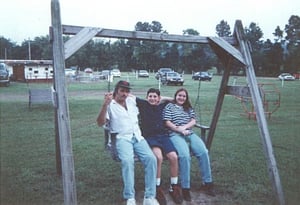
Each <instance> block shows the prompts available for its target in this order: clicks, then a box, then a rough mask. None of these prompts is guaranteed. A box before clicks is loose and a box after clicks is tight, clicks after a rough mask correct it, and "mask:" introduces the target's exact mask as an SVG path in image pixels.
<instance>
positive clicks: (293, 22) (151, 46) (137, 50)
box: [0, 15, 300, 76]
mask: <svg viewBox="0 0 300 205" xmlns="http://www.w3.org/2000/svg"><path fill="white" fill-rule="evenodd" d="M244 29H245V37H246V39H247V40H248V42H249V45H250V48H251V55H252V61H253V64H254V69H255V72H256V75H258V76H276V75H277V74H279V73H281V72H290V73H296V72H299V71H300V45H299V44H300V17H299V16H297V15H291V17H290V18H289V19H288V23H287V24H286V25H285V27H284V29H281V28H280V27H279V26H277V27H276V28H275V29H274V33H273V35H274V39H273V40H274V41H271V40H270V39H267V40H265V41H263V40H261V39H262V37H263V31H262V30H261V29H260V27H259V26H258V25H257V24H256V23H253V22H252V23H250V25H249V26H246V27H245V28H244ZM135 31H146V32H157V33H168V32H167V31H166V30H163V26H162V25H161V23H160V22H158V21H152V22H151V23H149V22H137V23H136V25H135ZM182 34H183V35H200V33H199V32H198V31H196V30H195V29H192V28H189V29H185V30H183V33H182ZM216 34H217V35H218V36H219V37H231V36H232V31H231V28H230V26H229V24H228V23H227V22H226V21H225V20H221V21H220V23H219V24H217V25H216ZM69 38H71V36H64V41H67V40H68V39H69ZM29 47H30V49H29ZM29 50H30V54H29ZM29 58H30V59H32V60H49V59H52V46H51V44H50V42H49V36H48V35H46V36H39V37H35V38H34V40H24V41H23V42H22V44H21V45H17V44H16V43H14V42H12V41H11V40H10V39H7V38H5V37H3V36H0V59H23V60H24V59H29ZM71 66H76V67H78V68H79V69H81V70H83V69H84V68H87V67H90V68H93V69H94V70H98V71H100V70H103V69H112V68H118V69H120V70H121V71H130V70H132V69H147V70H151V71H156V70H158V69H159V68H160V67H171V68H173V69H174V70H176V71H178V72H185V73H192V72H194V71H206V70H209V69H210V68H212V67H214V68H216V69H217V73H219V74H221V73H222V71H223V69H224V68H223V66H222V64H221V63H220V61H219V60H218V58H217V56H216V55H215V53H214V52H213V51H212V50H211V48H210V47H209V45H203V44H192V43H174V42H155V41H147V40H131V39H107V38H93V39H92V40H90V41H89V42H88V43H87V44H85V45H84V46H83V47H82V48H80V49H79V50H78V51H77V52H76V53H75V54H74V55H72V56H71V57H70V58H69V59H67V60H66V67H71ZM232 72H233V74H241V75H243V74H244V73H243V69H241V68H233V69H232Z"/></svg>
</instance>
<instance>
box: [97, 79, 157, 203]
mask: <svg viewBox="0 0 300 205" xmlns="http://www.w3.org/2000/svg"><path fill="white" fill-rule="evenodd" d="M130 89H131V88H130V85H129V83H128V82H126V81H123V80H120V81H119V82H118V83H117V84H116V87H115V90H114V92H113V94H112V93H107V94H105V98H104V103H103V105H102V107H101V110H100V113H99V115H98V118H97V123H98V125H99V126H103V125H104V124H106V122H107V120H108V121H109V128H110V132H111V133H114V134H115V135H116V149H117V152H118V157H119V158H120V160H121V164H122V177H123V184H124V190H123V197H124V198H125V199H126V200H127V205H135V204H136V202H135V189H134V154H136V155H137V156H138V157H139V159H140V161H141V162H142V164H143V166H144V171H145V195H144V202H143V204H144V205H159V204H158V202H157V200H156V199H155V195H156V170H157V162H156V157H155V156H154V154H153V152H152V150H151V148H150V147H149V145H148V143H147V141H146V140H145V139H144V137H143V136H142V135H141V130H140V127H139V123H138V114H139V111H138V108H137V106H136V102H135V99H134V98H132V97H129V96H128V94H129V92H130Z"/></svg>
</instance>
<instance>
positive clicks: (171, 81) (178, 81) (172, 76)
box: [160, 71, 184, 86]
mask: <svg viewBox="0 0 300 205" xmlns="http://www.w3.org/2000/svg"><path fill="white" fill-rule="evenodd" d="M160 80H161V83H162V84H163V85H181V86H182V85H183V83H184V79H183V77H182V76H181V75H180V74H179V73H177V72H174V71H171V72H166V73H165V74H164V75H163V76H162V77H161V79H160Z"/></svg>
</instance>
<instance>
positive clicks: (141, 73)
mask: <svg viewBox="0 0 300 205" xmlns="http://www.w3.org/2000/svg"><path fill="white" fill-rule="evenodd" d="M138 77H139V78H149V72H148V71H147V70H139V71H138Z"/></svg>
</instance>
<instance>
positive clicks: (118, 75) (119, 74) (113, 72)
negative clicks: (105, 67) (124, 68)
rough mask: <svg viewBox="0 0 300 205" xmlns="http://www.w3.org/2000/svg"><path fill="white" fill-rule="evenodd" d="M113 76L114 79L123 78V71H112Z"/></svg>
mask: <svg viewBox="0 0 300 205" xmlns="http://www.w3.org/2000/svg"><path fill="white" fill-rule="evenodd" d="M111 75H112V76H114V77H121V71H120V70H119V69H112V70H111Z"/></svg>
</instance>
